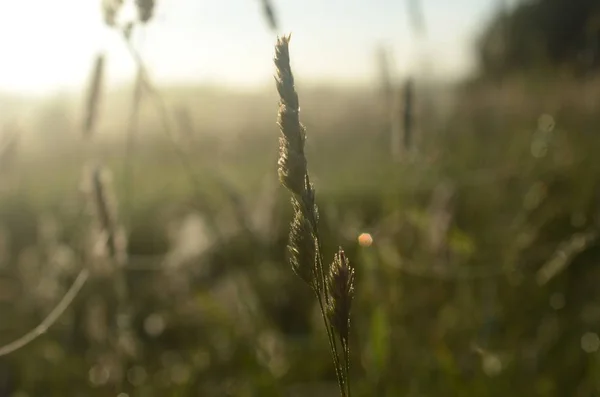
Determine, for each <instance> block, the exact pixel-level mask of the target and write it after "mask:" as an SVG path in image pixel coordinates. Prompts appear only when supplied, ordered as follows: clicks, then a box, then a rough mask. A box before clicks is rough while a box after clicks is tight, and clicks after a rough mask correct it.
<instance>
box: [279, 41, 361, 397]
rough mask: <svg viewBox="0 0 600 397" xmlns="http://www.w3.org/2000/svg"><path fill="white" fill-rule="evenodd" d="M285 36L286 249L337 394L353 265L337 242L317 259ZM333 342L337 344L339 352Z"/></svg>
mask: <svg viewBox="0 0 600 397" xmlns="http://www.w3.org/2000/svg"><path fill="white" fill-rule="evenodd" d="M289 41H290V36H289V35H288V36H283V37H278V38H277V43H276V45H275V59H274V62H275V68H276V77H275V82H276V87H277V91H278V92H279V97H280V103H279V113H278V124H279V128H280V131H281V136H280V138H279V161H278V165H279V169H278V174H279V180H280V182H281V183H282V184H283V185H284V186H285V187H286V188H287V189H288V190H289V192H290V193H291V195H292V199H291V200H292V205H293V208H294V217H293V220H292V222H291V230H290V241H289V245H288V253H289V257H290V262H291V265H292V269H293V271H294V272H295V273H296V275H298V276H299V277H300V278H301V279H302V280H303V281H304V282H305V283H306V284H308V286H309V287H310V288H311V290H312V291H313V292H314V294H315V296H316V298H317V301H318V303H319V308H320V310H321V314H322V317H323V323H324V325H325V330H326V332H327V338H328V341H329V347H330V350H331V355H332V359H333V364H334V367H335V372H336V376H337V381H338V386H339V389H340V395H341V396H342V397H349V396H350V377H349V372H350V345H349V331H350V307H351V303H352V298H353V295H354V269H353V268H352V267H351V266H350V263H349V262H348V260H347V258H346V256H345V254H344V251H343V250H342V249H341V248H340V249H339V251H338V253H337V254H336V255H335V256H334V260H333V263H332V264H331V265H330V266H327V265H326V264H325V262H324V260H323V254H322V249H321V240H320V237H319V228H318V222H319V210H318V208H317V204H316V200H315V190H314V187H313V185H312V183H311V182H310V178H309V175H308V168H307V160H306V155H305V152H304V146H305V141H306V131H305V128H304V126H303V125H302V124H301V123H300V117H299V114H300V105H299V101H298V94H297V93H296V89H295V86H294V76H293V74H292V69H291V66H290V55H289ZM338 344H339V345H340V346H341V350H342V351H341V354H340V349H339V348H338Z"/></svg>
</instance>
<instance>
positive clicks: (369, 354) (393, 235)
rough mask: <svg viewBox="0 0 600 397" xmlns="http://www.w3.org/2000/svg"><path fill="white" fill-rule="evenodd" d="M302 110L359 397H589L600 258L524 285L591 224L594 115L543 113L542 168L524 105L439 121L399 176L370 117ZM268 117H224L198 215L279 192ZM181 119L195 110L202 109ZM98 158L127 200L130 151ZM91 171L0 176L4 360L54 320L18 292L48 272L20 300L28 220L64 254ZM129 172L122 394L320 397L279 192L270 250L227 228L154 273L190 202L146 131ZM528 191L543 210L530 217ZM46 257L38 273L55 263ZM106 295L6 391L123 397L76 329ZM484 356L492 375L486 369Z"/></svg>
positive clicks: (306, 301) (100, 356) (105, 347)
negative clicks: (349, 294)
mask: <svg viewBox="0 0 600 397" xmlns="http://www.w3.org/2000/svg"><path fill="white" fill-rule="evenodd" d="M300 94H301V100H302V102H303V103H302V108H303V114H305V118H304V120H305V121H306V124H307V128H308V129H309V139H308V142H307V157H308V166H309V170H310V172H311V176H312V177H313V181H314V183H315V185H316V191H317V202H318V203H319V207H320V211H321V218H322V220H321V222H322V223H321V225H322V236H323V245H324V247H323V249H324V251H325V252H334V251H335V249H336V248H337V246H338V245H342V246H343V247H344V249H345V250H346V253H347V256H348V257H349V258H350V260H351V261H352V263H353V264H354V266H355V267H356V273H357V276H356V282H357V286H356V291H357V295H356V301H355V306H354V307H353V309H352V327H353V331H352V336H351V344H352V351H353V359H354V363H355V364H354V366H353V368H352V379H353V388H354V390H353V396H354V397H356V396H372V395H377V396H398V395H401V396H418V395H425V396H441V395H460V396H477V397H480V396H505V395H515V396H529V395H537V396H548V397H550V396H564V395H574V390H579V392H580V393H581V395H593V394H594V393H598V391H599V390H600V389H599V388H600V384H598V382H597V379H598V373H600V360H599V357H600V356H599V355H598V354H599V353H598V352H592V353H585V352H584V351H583V350H582V348H581V338H582V336H583V335H584V334H585V333H586V332H592V333H594V332H598V329H599V328H600V317H599V316H598V315H597V313H598V311H599V310H600V306H599V305H598V303H597V302H598V298H599V295H598V293H597V280H598V276H599V274H598V272H599V271H598V267H597V266H596V265H597V262H598V259H599V258H600V246H599V245H598V243H597V242H593V243H592V244H591V245H590V246H589V247H588V248H587V249H585V250H584V251H583V253H581V254H579V255H578V256H577V257H575V258H573V261H572V262H571V263H570V264H569V266H567V268H566V269H565V270H564V271H563V272H561V273H559V274H558V275H557V276H556V277H555V278H553V279H552V280H551V281H550V282H549V283H548V284H546V285H542V286H540V285H537V284H536V283H535V275H536V272H537V271H538V270H539V269H540V268H541V267H542V266H544V264H545V263H546V262H547V261H548V260H549V259H550V258H551V257H552V255H553V254H554V251H555V250H556V249H557V247H558V246H559V244H560V243H561V242H563V241H565V240H568V239H569V238H570V237H571V236H572V235H573V234H574V233H576V232H580V231H584V230H588V229H590V228H597V227H598V216H599V215H598V214H600V183H599V182H598V181H600V161H598V160H597V157H598V155H597V153H599V152H600V150H599V149H600V137H599V136H598V134H597V133H596V129H597V126H598V125H600V118H599V117H598V115H597V114H589V113H585V112H583V111H581V112H579V111H578V110H577V108H575V109H570V110H568V111H567V110H558V111H556V112H555V113H554V114H553V116H554V117H555V119H556V128H555V130H554V132H555V134H554V137H553V141H552V142H550V145H549V148H548V153H547V155H546V157H544V158H541V159H536V158H534V157H533V156H532V155H531V137H532V135H533V133H534V131H535V129H536V127H537V119H538V117H539V116H540V114H541V113H542V112H543V111H544V110H543V109H539V108H543V106H541V105H539V106H538V105H537V102H536V99H535V97H533V96H532V97H531V99H530V100H531V102H532V103H533V104H536V106H532V110H531V111H529V112H523V114H518V115H514V114H513V115H508V114H503V113H502V111H501V109H502V108H501V107H499V108H498V109H500V110H498V113H495V112H493V111H491V110H490V111H488V112H484V111H473V112H464V111H462V112H461V111H457V112H455V113H453V114H452V115H451V117H450V118H449V119H448V120H445V121H444V122H443V123H440V124H441V126H438V127H437V130H435V132H436V135H435V138H430V139H429V140H428V141H427V144H426V146H425V147H424V148H423V151H422V156H421V157H420V159H419V160H417V161H415V162H412V163H396V162H393V161H392V160H391V158H390V157H391V156H390V155H389V148H388V140H387V136H386V135H385V130H384V123H382V122H381V119H380V117H379V116H378V114H377V111H376V109H374V108H373V104H372V102H369V101H364V102H363V103H362V107H361V106H354V107H352V112H351V114H348V113H347V112H346V113H345V112H344V111H340V113H339V114H327V115H323V117H321V116H322V112H319V111H318V109H320V108H324V107H326V103H323V102H320V103H317V102H315V100H314V99H312V97H311V98H306V97H305V96H303V95H302V92H300ZM340 95H343V94H340ZM307 97H308V95H307ZM315 98H318V97H317V96H315ZM340 98H341V97H340ZM341 100H342V99H340V101H341ZM327 101H331V102H333V103H335V102H336V101H337V99H336V97H329V96H328V97H327ZM304 102H306V105H304ZM356 103H359V102H356ZM264 106H265V108H264V113H265V114H272V118H271V119H269V118H266V117H265V118H264V119H263V118H261V117H259V118H258V119H250V115H248V116H247V117H249V119H248V120H237V122H236V123H235V125H237V126H239V125H247V126H249V127H247V128H246V129H244V133H243V134H242V135H240V136H239V138H237V139H231V136H235V134H236V133H239V131H238V130H235V128H238V127H232V128H234V130H235V131H234V130H232V131H230V132H231V134H230V135H227V136H223V137H219V136H216V137H215V135H211V134H209V133H207V134H204V135H203V134H200V135H199V139H198V143H197V146H196V147H194V148H193V149H192V151H191V153H192V154H193V156H192V157H191V162H192V164H193V168H194V170H195V172H196V175H197V177H198V179H199V181H200V186H199V189H200V192H201V195H202V197H203V200H205V201H206V203H207V204H206V206H205V207H203V208H204V210H205V211H206V213H205V214H204V216H205V217H213V218H215V219H218V220H219V221H221V222H225V221H224V219H228V218H231V216H230V215H228V214H230V213H231V212H232V203H231V201H230V200H229V199H228V197H229V196H228V195H227V194H226V193H225V192H223V191H222V188H221V185H220V184H219V183H217V182H216V181H215V179H214V178H223V177H226V178H227V181H228V183H229V184H231V185H232V186H234V187H235V189H236V191H237V194H238V195H239V196H240V197H242V198H243V202H244V203H245V206H244V211H247V212H248V213H251V212H252V211H253V210H254V209H255V208H256V207H258V205H259V201H257V200H259V198H260V197H261V196H260V193H261V187H262V186H263V185H264V181H265V179H266V178H271V179H272V181H273V183H276V179H277V173H276V158H277V141H276V140H277V126H276V125H275V113H276V108H275V102H274V101H273V102H270V101H265V105H264ZM189 107H190V109H191V110H192V111H196V110H197V113H198V114H199V113H200V112H202V109H201V108H200V107H196V106H194V103H193V102H190V104H189ZM261 108H262V107H261ZM261 112H262V111H261ZM199 117H200V116H199ZM425 121H427V120H424V121H423V122H425ZM425 126H426V125H425ZM198 127H199V128H200V129H201V127H202V124H201V123H200V124H199V125H198ZM154 132H158V131H154ZM423 132H424V133H432V132H431V130H427V129H425V130H424V131H423ZM75 133H76V132H75V131H73V134H75ZM114 135H115V136H116V135H117V132H115V134H114ZM97 150H98V151H99V152H100V153H102V158H103V159H104V160H105V163H106V164H107V165H108V166H109V167H110V168H111V170H112V172H113V175H114V181H115V188H116V193H117V196H119V197H122V194H123V186H122V183H121V171H122V168H121V167H122V160H121V156H122V153H123V152H124V149H123V146H122V145H121V144H120V143H119V142H118V141H116V142H113V143H106V144H103V145H100V146H99V147H98V148H97ZM84 160H85V159H82V158H81V153H80V151H79V148H77V147H76V145H73V146H71V147H69V146H66V147H64V148H63V149H62V151H61V152H59V153H56V152H55V153H50V152H48V153H43V154H42V155H38V156H35V157H27V156H22V157H19V158H18V162H17V163H16V164H15V165H14V167H13V168H12V169H11V170H10V172H9V173H8V174H7V175H6V183H7V184H8V186H9V188H7V191H5V192H3V193H2V195H1V196H0V225H2V226H3V227H4V228H6V229H7V230H8V232H9V236H10V239H9V245H8V246H9V248H10V250H9V251H8V253H7V255H8V259H7V260H6V261H4V262H2V265H1V266H2V267H0V280H3V281H6V283H8V284H6V285H9V284H10V285H18V287H19V288H17V289H15V290H14V292H12V293H10V294H9V293H7V297H6V298H4V299H3V300H1V301H0V344H2V343H3V342H8V341H10V340H12V339H13V338H14V337H17V336H19V335H21V334H23V333H24V332H26V331H27V330H29V329H30V328H31V327H32V326H33V325H35V324H36V323H37V322H38V321H39V320H40V318H42V316H43V315H44V314H45V313H46V312H47V308H48V306H51V305H50V304H51V303H52V302H48V301H45V302H44V301H42V302H41V301H39V300H36V298H35V295H34V294H32V293H30V291H31V289H32V288H34V287H35V285H36V282H37V281H41V280H42V278H41V277H43V275H45V274H46V272H41V271H40V273H39V275H38V276H37V277H39V279H36V278H35V277H34V278H33V279H32V280H33V281H32V280H30V281H29V282H25V280H24V279H23V278H22V275H21V274H20V273H19V270H18V269H19V266H21V265H20V264H22V263H23V261H24V258H25V256H24V254H23V252H24V251H25V249H26V248H30V249H31V247H41V246H42V242H41V241H39V239H38V237H37V235H38V234H37V220H38V219H39V216H40V215H41V214H43V213H51V214H53V215H55V216H56V217H58V218H59V220H60V223H61V225H62V227H63V230H62V231H61V232H60V236H59V240H60V241H62V242H64V243H65V244H67V245H69V246H73V247H75V248H76V247H77V246H76V244H77V242H78V237H79V235H80V233H81V232H82V230H84V229H83V228H84V225H82V224H81V222H80V221H79V220H78V218H77V216H76V211H74V209H73V205H75V204H76V203H77V200H78V198H77V197H78V196H77V187H78V183H79V181H80V177H81V167H82V165H83V163H84ZM482 170H484V171H482ZM134 175H135V178H134V180H133V191H134V202H133V203H132V208H133V212H132V213H124V212H123V208H122V207H121V216H123V217H124V218H125V219H131V220H132V222H133V223H132V225H131V232H132V235H131V238H130V239H131V244H130V255H132V257H133V258H135V262H136V264H137V265H139V266H138V267H136V268H132V269H131V270H129V271H128V273H127V275H128V283H129V286H130V294H131V303H132V305H133V307H134V320H133V324H134V327H133V329H134V335H133V336H134V340H135V341H136V347H137V350H136V354H134V355H133V356H132V357H129V358H128V361H129V363H128V368H132V367H134V366H141V367H143V368H144V370H145V372H146V374H147V376H146V378H145V379H144V380H143V381H142V382H141V383H140V382H137V383H136V382H134V383H135V386H134V385H133V384H132V383H131V382H129V381H126V382H125V383H124V385H125V391H126V392H127V393H128V394H129V396H188V395H190V396H191V395H203V396H223V395H232V396H234V395H235V396H253V395H260V396H279V395H293V394H291V393H292V392H293V391H295V392H296V393H299V394H297V395H302V394H301V393H307V394H311V395H314V396H319V395H323V396H325V395H332V393H334V390H335V389H332V388H331V385H333V384H334V382H335V374H334V372H333V369H332V366H331V360H330V357H329V356H328V351H327V339H326V335H325V333H324V332H323V330H322V325H321V324H320V321H321V320H320V318H319V315H318V312H317V311H316V308H315V304H314V299H312V297H311V296H310V291H308V289H307V288H306V287H305V286H304V285H303V284H302V283H300V282H299V281H298V280H297V278H296V277H294V275H293V273H292V271H291V269H290V267H289V265H288V263H287V259H286V258H285V252H286V250H285V246H286V244H287V237H288V224H289V220H290V219H291V209H290V208H289V203H288V198H287V195H286V194H285V192H284V191H283V189H278V190H276V193H275V194H276V200H275V205H274V206H273V208H272V209H271V211H272V214H273V215H274V218H273V221H272V230H271V237H270V238H268V239H261V238H259V234H258V233H256V232H255V231H252V230H244V229H239V230H238V231H237V232H236V233H235V234H232V235H227V236H226V237H224V238H223V239H221V240H218V241H217V243H216V245H215V246H213V247H212V248H211V249H209V250H208V251H207V252H205V253H204V254H203V255H202V256H201V257H199V258H195V259H193V260H192V261H190V262H189V263H187V264H185V265H184V266H182V267H181V268H179V269H178V270H177V271H167V270H164V269H163V270H161V269H160V267H159V266H160V261H159V259H160V256H161V255H163V254H164V253H165V252H166V251H167V250H168V248H169V246H168V244H169V242H168V241H169V240H168V233H167V226H168V223H169V221H170V220H173V219H174V216H175V215H173V214H182V213H185V212H187V211H190V210H191V209H192V208H193V206H194V204H195V203H196V198H195V197H196V196H194V194H195V193H194V189H193V187H192V186H190V183H189V179H188V176H187V175H186V174H185V171H184V169H183V168H182V167H181V164H180V161H179V159H178V158H177V157H176V155H175V154H174V153H173V152H172V150H171V148H170V147H169V145H168V143H167V142H166V141H165V140H164V139H163V138H162V136H161V135H160V134H158V133H150V132H149V133H148V134H147V135H145V136H144V138H143V140H142V141H141V143H140V145H139V146H138V147H137V149H136V154H135V174H134ZM442 181H450V182H451V183H453V184H454V188H455V190H456V193H455V196H454V199H453V201H452V203H451V204H449V207H448V210H449V211H450V212H451V213H452V215H453V220H452V223H451V226H450V230H449V235H448V240H447V245H446V246H445V249H444V252H443V253H442V254H436V253H433V252H431V250H430V249H429V245H428V240H427V238H428V237H427V236H428V233H429V231H430V229H431V228H432V227H433V226H432V225H433V223H434V220H435V216H434V215H433V214H432V213H431V211H430V203H431V200H432V194H433V192H434V190H435V187H436V186H437V185H438V184H439V183H440V182H442ZM13 183H14V184H13ZM540 183H541V184H542V185H540ZM536 184H537V185H536ZM533 186H538V188H539V186H543V187H544V188H543V189H542V191H545V192H546V194H545V195H542V196H540V200H539V202H537V203H536V201H535V200H532V199H531V195H532V194H534V193H535V191H533V193H531V192H532V187H533ZM528 192H529V194H530V196H529V197H530V198H529V199H526V197H527V196H528ZM74 203H75V204H74ZM524 203H526V204H524ZM532 203H533V204H532ZM122 204H123V203H122V202H121V205H122ZM534 204H535V205H534ZM362 232H370V233H373V236H374V243H373V245H372V246H371V247H361V246H359V245H358V243H357V236H358V235H359V234H360V233H362ZM40 258H41V259H40V264H41V269H43V268H44V266H46V264H47V263H48V261H47V258H46V257H45V256H44V255H42V254H40ZM446 260H447V262H445V261H446ZM142 265H144V266H142ZM146 265H147V266H146ZM48 266H49V265H48ZM73 275H74V274H71V273H69V274H66V275H63V276H62V279H61V280H60V281H61V283H63V284H65V285H66V284H67V282H68V281H69V280H70V279H71V278H72V277H73ZM486 275H487V276H488V277H484V276H486ZM492 275H494V276H492ZM36 280H37V281H36ZM31 283H33V284H31ZM110 284H111V280H103V279H93V280H92V282H91V283H90V284H89V285H87V286H86V287H85V289H84V291H83V293H82V294H81V295H80V296H79V297H78V298H77V299H76V301H75V303H74V304H73V306H72V308H71V309H70V310H69V311H68V312H67V313H65V316H64V317H63V318H62V319H61V321H59V323H57V324H56V325H55V326H54V327H53V328H52V329H50V331H49V332H48V334H47V335H44V336H43V337H42V338H40V339H39V340H37V341H36V342H34V343H32V344H31V345H29V346H27V347H25V348H23V349H22V350H20V351H17V352H16V353H14V354H12V355H10V356H7V357H2V358H0V373H2V371H8V372H7V373H8V374H9V377H10V379H11V382H12V386H10V387H11V389H10V390H11V391H17V390H18V391H22V392H25V393H27V395H29V396H38V395H40V396H41V395H47V396H65V395H89V396H106V395H109V394H111V395H112V394H115V395H116V393H115V388H114V386H113V385H112V384H111V382H112V380H109V382H108V383H107V384H94V383H93V382H90V369H91V368H93V367H94V366H96V365H100V364H102V363H104V364H106V365H108V368H110V369H112V370H113V371H116V369H117V367H113V366H111V364H110V363H111V362H112V361H111V358H110V357H111V356H110V355H111V345H110V344H109V343H108V341H98V340H93V339H92V338H91V336H90V332H89V329H87V328H86V326H85V324H86V321H87V320H86V316H88V315H91V314H90V313H91V312H90V311H89V310H88V306H87V304H88V303H89V302H90V299H91V298H93V297H100V298H101V300H103V301H104V302H105V303H106V305H107V310H108V315H107V317H106V321H108V326H109V327H111V326H114V324H113V321H114V320H113V319H112V318H111V316H110V314H111V313H112V311H113V309H111V307H112V306H111V302H113V300H114V296H113V295H112V292H111V291H112V289H111V286H110ZM238 289H239V292H236V291H238ZM238 295H239V296H238ZM236 296H237V297H236ZM59 298H60V296H56V297H55V300H58V299H59ZM561 302H562V303H561ZM561 305H564V306H561ZM153 313H159V314H160V315H161V316H163V318H164V320H165V328H164V330H163V332H162V333H160V334H159V335H156V336H151V335H148V333H147V332H146V331H145V330H144V321H145V320H146V318H147V317H148V316H150V315H151V314H153ZM96 321H103V320H102V318H99V319H98V318H97V319H96ZM592 339H593V338H592ZM474 346H477V349H475V348H474ZM497 358H498V359H500V360H501V363H502V368H501V371H500V372H498V373H495V372H494V371H493V370H494V369H497V367H496V366H494V365H495V363H497V361H496V359H497ZM96 369H97V370H98V368H96ZM486 371H487V372H486ZM113 373H115V372H113ZM124 373H125V374H126V373H127V369H125V370H124ZM0 379H1V376H0ZM111 379H112V378H111ZM2 387H4V386H3V384H2V383H1V381H0V391H2V390H3V389H2ZM288 392H289V393H288ZM327 393H329V394H327Z"/></svg>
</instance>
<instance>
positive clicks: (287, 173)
mask: <svg viewBox="0 0 600 397" xmlns="http://www.w3.org/2000/svg"><path fill="white" fill-rule="evenodd" d="M289 40H290V36H283V37H281V38H278V39H277V44H276V45H275V58H274V62H275V68H276V76H275V83H276V86H277V91H278V92H279V97H280V101H279V113H278V120H277V122H278V125H279V128H280V130H281V137H280V139H279V161H278V165H279V170H278V173H279V179H280V181H281V183H282V184H283V185H284V186H285V187H287V188H288V189H289V190H290V191H292V192H293V193H295V194H297V195H299V196H301V195H302V194H303V193H304V192H305V189H306V184H307V183H306V180H307V165H306V156H305V154H304V144H305V140H306V132H305V129H304V126H303V125H302V124H301V123H300V105H299V101H298V94H297V93H296V89H295V87H294V76H293V74H292V69H291V66H290V54H289V48H288V44H289Z"/></svg>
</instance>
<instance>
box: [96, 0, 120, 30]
mask: <svg viewBox="0 0 600 397" xmlns="http://www.w3.org/2000/svg"><path fill="white" fill-rule="evenodd" d="M122 5H123V0H102V3H101V7H102V17H103V18H104V23H105V24H106V25H107V26H109V27H114V26H115V23H116V19H117V14H118V13H119V10H120V9H121V6H122Z"/></svg>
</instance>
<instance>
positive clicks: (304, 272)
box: [288, 198, 317, 288]
mask: <svg viewBox="0 0 600 397" xmlns="http://www.w3.org/2000/svg"><path fill="white" fill-rule="evenodd" d="M292 205H293V206H294V219H293V220H292V223H291V227H290V239H289V245H288V254H289V258H290V262H291V264H292V269H293V270H294V273H296V274H297V275H298V276H299V277H300V278H301V279H302V280H304V281H305V282H306V283H307V284H308V285H310V286H311V287H312V288H314V287H315V274H316V268H315V265H316V262H315V258H316V255H317V251H316V241H315V236H314V233H313V230H312V227H311V225H310V222H309V221H308V219H306V217H305V216H304V212H303V211H302V207H301V204H300V202H299V201H298V200H296V199H294V198H292Z"/></svg>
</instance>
